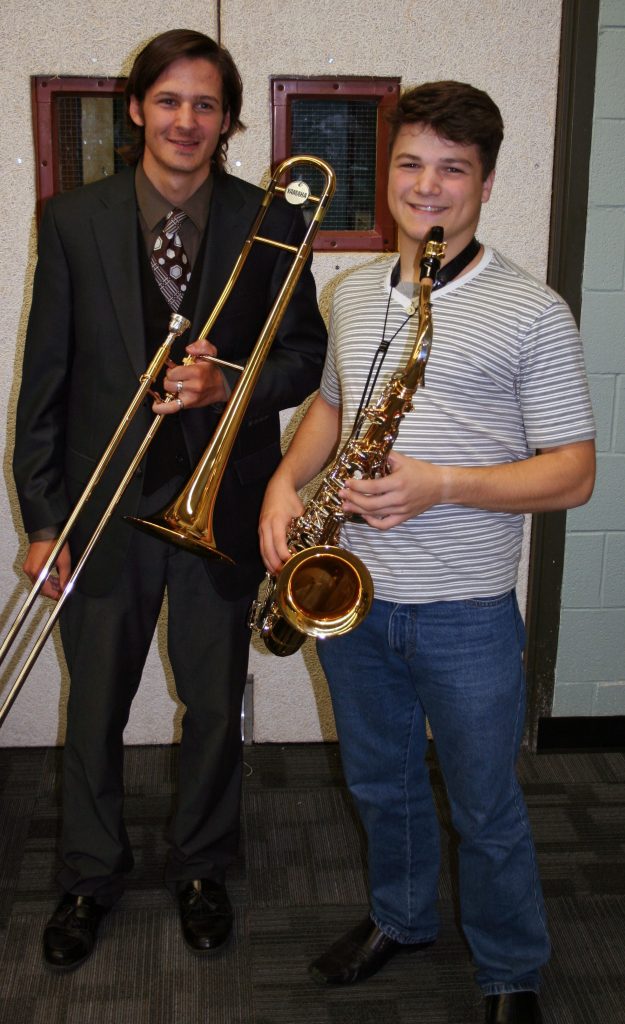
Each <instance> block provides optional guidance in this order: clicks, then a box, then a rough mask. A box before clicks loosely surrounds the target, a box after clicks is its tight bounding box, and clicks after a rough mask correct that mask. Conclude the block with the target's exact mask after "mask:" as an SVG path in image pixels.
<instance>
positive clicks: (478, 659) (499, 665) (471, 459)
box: [260, 82, 594, 1024]
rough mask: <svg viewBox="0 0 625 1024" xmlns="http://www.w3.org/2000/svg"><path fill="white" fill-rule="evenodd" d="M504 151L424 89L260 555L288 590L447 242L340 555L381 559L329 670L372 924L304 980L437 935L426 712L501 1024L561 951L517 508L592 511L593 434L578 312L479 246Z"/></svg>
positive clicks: (435, 838) (453, 99)
mask: <svg viewBox="0 0 625 1024" xmlns="http://www.w3.org/2000/svg"><path fill="white" fill-rule="evenodd" d="M502 138H503V124H502V120H501V115H500V112H499V110H498V108H497V106H496V105H495V104H494V103H493V101H492V100H491V99H490V97H488V96H487V95H486V93H483V92H481V91H480V90H477V89H474V88H473V87H471V86H469V85H465V84H462V83H457V82H435V83H428V84H426V85H423V86H420V87H418V88H415V89H412V90H409V91H408V92H406V93H405V94H404V96H403V97H402V99H401V101H400V104H399V108H398V110H397V113H396V115H395V117H394V120H393V124H392V149H391V162H390V173H389V183H388V201H389V206H390V209H391V211H392V213H393V216H394V218H395V220H396V222H397V227H398V239H399V260H397V258H396V257H392V258H389V259H388V260H384V261H381V262H376V263H374V264H373V265H368V266H365V267H363V268H360V269H359V270H357V271H356V272H355V273H354V274H352V275H351V276H349V277H348V278H347V279H346V280H344V281H343V282H342V283H341V284H340V285H339V287H338V288H337V290H336V294H335V298H334V305H333V310H332V319H331V328H330V344H329V349H328V356H327V360H326V366H325V369H324V375H323V379H322V383H321V390H320V392H319V394H318V396H317V397H316V399H315V400H314V402H313V404H312V405H311V407H310V409H309V411H308V413H307V415H306V417H305V419H304V420H303V422H302V424H301V426H300V428H299V430H298V431H297V433H296V435H295V437H294V439H293V442H292V444H291V446H290V448H289V451H288V453H287V454H286V456H285V458H284V460H283V462H282V463H281V465H280V467H279V469H278V470H277V472H276V474H275V475H274V477H273V478H272V480H271V482H270V484H269V487H268V489H267V492H266V496H265V503H264V506H263V512H262V515H261V521H260V537H261V548H262V552H263V557H264V560H265V563H266V565H267V567H268V568H269V569H270V570H271V571H272V572H276V571H278V570H279V568H280V566H281V565H282V563H283V562H284V561H285V560H286V559H287V558H288V556H289V550H288V547H287V544H286V530H287V527H288V524H289V521H290V519H291V517H292V516H297V515H299V514H300V513H301V511H302V503H301V500H300V498H299V496H298V493H297V492H298V489H299V488H301V487H302V486H303V485H304V484H306V483H307V482H308V481H309V480H310V479H311V478H312V477H314V476H315V475H316V474H317V473H318V472H319V471H320V469H321V468H322V467H323V465H324V464H325V463H326V462H327V460H328V459H329V458H330V456H331V454H332V452H333V451H334V449H335V447H336V445H337V443H338V441H339V439H341V434H342V439H343V440H344V439H345V438H346V437H347V436H348V434H349V431H350V429H351V426H352V423H353V421H354V417H355V415H356V412H357V409H358V407H359V403H360V402H361V399H362V396H363V393H365V401H369V400H370V398H369V396H368V395H367V394H366V390H367V384H366V382H367V376H368V374H369V369H370V367H371V365H372V364H377V363H379V361H380V360H383V363H384V365H383V368H382V371H381V373H380V376H379V382H380V385H381V384H382V383H383V382H384V381H385V380H387V379H388V377H389V376H390V374H391V373H392V372H394V371H396V370H398V369H402V368H403V367H404V365H405V364H406V361H407V359H408V357H409V354H410V352H411V349H412V346H413V344H414V336H415V330H416V323H415V320H416V317H415V316H414V312H413V311H414V307H415V306H416V302H413V299H414V293H415V292H416V291H417V289H418V278H419V264H420V259H421V256H422V254H423V246H424V241H425V240H426V239H427V237H428V235H429V232H430V230H431V228H432V227H433V226H434V225H441V226H442V227H443V229H444V233H445V241H446V243H447V250H446V254H445V258H444V260H443V264H442V268H441V273H440V275H439V280H438V282H437V285H438V286H439V287H437V289H436V290H435V291H434V292H433V294H432V307H433V314H432V315H433V323H434V340H433V346H432V355H431V358H430V360H429V363H428V367H427V373H426V387H425V388H424V389H423V390H419V392H418V394H417V395H416V396H415V402H414V409H413V411H412V412H410V413H408V414H407V415H406V417H405V418H404V419H403V421H402V423H401V427H400V430H399V436H398V439H397V442H396V444H395V446H394V448H393V451H392V453H391V454H390V456H389V459H388V465H389V469H390V473H389V475H388V476H384V477H382V478H380V479H377V480H373V481H371V480H356V479H351V480H350V481H349V482H348V484H347V486H346V487H345V488H344V490H343V492H342V499H343V507H344V509H345V511H346V512H349V513H353V514H358V516H359V517H360V522H357V523H355V522H352V523H348V524H346V525H345V527H344V529H343V532H342V535H341V543H342V544H344V545H345V547H347V548H349V549H350V550H352V551H354V552H355V553H356V554H357V555H359V556H360V558H362V560H363V561H364V562H365V564H366V565H367V567H368V569H369V571H370V572H371V575H372V578H373V581H374V587H375V600H374V602H373V608H372V611H371V612H370V613H369V615H368V617H367V618H366V619H365V620H364V622H363V623H362V624H361V625H360V626H359V627H358V628H357V629H356V630H354V631H353V632H352V633H350V634H347V635H346V636H342V637H336V638H333V639H330V640H326V641H324V642H323V643H319V645H318V653H319V657H320V659H321V662H322V665H323V667H324V670H325V672H326V675H327V678H328V682H329V686H330V690H331V694H332V702H333V707H334V712H335V717H336V722H337V729H338V733H339V739H340V743H341V752H342V758H343V764H344V769H345V775H346V778H347V781H348V784H349V786H350V789H351V792H352V795H353V797H354V799H355V802H356V805H357V808H358V811H359V813H360V816H361V818H362V821H363V824H364V826H365V829H366V831H367V837H368V848H369V881H370V901H371V913H370V916H369V917H367V919H366V920H365V921H363V922H361V923H360V924H358V925H356V927H354V928H353V929H352V930H351V931H350V932H348V933H347V934H346V935H345V936H343V937H342V938H341V939H339V940H338V942H336V943H335V944H334V946H332V947H331V948H330V949H329V950H328V951H327V952H326V953H325V954H323V955H322V956H321V957H319V959H318V960H316V961H315V962H314V963H313V964H312V965H311V972H312V974H313V976H314V977H315V978H317V980H320V981H322V982H325V983H337V984H341V983H343V984H345V983H350V982H355V981H358V980H361V979H364V978H366V977H369V976H370V975H371V974H373V973H375V972H376V971H377V970H378V969H379V968H380V967H382V966H383V964H384V963H386V961H387V960H388V959H389V958H390V957H391V956H393V955H394V954H395V953H396V952H398V951H399V950H400V949H402V947H412V948H414V947H415V946H425V945H429V944H430V943H432V942H433V941H434V940H435V938H436V935H437V930H438V915H437V909H436V897H437V881H438V873H439V826H438V821H437V818H436V813H435V809H434V803H433V799H432V792H431V789H430V784H429V778H428V770H427V766H426V764H425V753H426V749H427V737H426V716H427V719H428V720H429V722H430V725H431V728H432V733H433V736H434V743H435V746H436V752H437V756H438V760H439V763H440V766H441V769H442V772H443V775H444V777H445V783H446V787H447V792H448V796H449V802H450V806H451V812H452V819H453V823H454V826H455V828H456V830H457V832H458V834H459V836H460V849H459V870H460V901H461V918H462V925H463V929H464V933H465V936H466V938H467V940H468V942H469V945H470V947H471V951H472V954H473V958H474V961H475V964H476V968H477V973H476V980H477V982H478V984H479V986H480V987H481V989H482V991H483V993H484V995H485V997H486V1016H485V1019H486V1022H487V1024H511V1022H515V1024H539V1022H540V1021H541V1013H540V1008H539V1005H538V999H537V992H538V985H539V970H540V968H541V966H542V965H543V964H544V963H545V962H546V960H547V958H548V956H549V938H548V934H547V929H546V924H545V914H544V906H543V899H542V894H541V888H540V881H539V878H538V873H537V868H536V857H535V851H534V846H533V841H532V837H531V833H530V828H529V823H528V819H527V812H526V809H525V804H524V801H523V797H522V794H521V791H520V788H519V784H518V782H517V779H516V774H515V761H516V757H517V754H518V750H519V744H520V741H521V736H522V731H523V721H524V700H525V692H524V688H525V683H524V676H523V666H522V652H523V645H524V631H523V621H522V619H521V616H520V614H519V611H518V607H517V603H516V599H515V594H514V586H515V581H516V576H517V569H518V563H519V557H520V550H521V540H522V529H523V516H524V514H525V513H533V512H545V511H549V510H553V509H565V508H571V507H573V506H575V505H580V504H582V503H584V502H585V501H587V500H588V498H589V497H590V494H591V492H592V487H593V482H594V441H593V438H594V424H593V417H592V411H591V407H590V401H589V397H588V387H587V382H586V377H585V372H584V366H583V356H582V350H581V344H580V340H579V335H578V332H577V329H576V326H575V323H574V321H573V318H572V316H571V313H570V311H569V309H568V307H567V306H566V304H565V303H564V302H563V301H562V300H561V299H560V298H559V297H558V296H557V295H556V294H555V293H554V292H552V291H551V290H550V289H549V288H547V287H546V286H545V285H543V284H541V283H539V282H538V281H536V280H534V279H533V278H532V277H530V276H529V275H528V274H526V273H525V272H524V271H522V270H520V269H519V268H518V267H516V266H515V265H514V264H512V263H511V262H509V261H508V260H507V259H505V258H504V257H503V256H501V255H500V254H499V253H497V252H496V251H494V250H492V249H490V248H488V246H485V245H481V244H480V243H479V242H477V241H476V239H475V231H476V229H477V225H478V221H479V217H480V211H481V206H482V203H485V202H487V201H488V199H489V197H490V193H491V189H492V187H493V181H494V176H495V162H496V159H497V154H498V150H499V146H500V144H501V141H502ZM376 353H377V355H376ZM373 397H374V399H375V397H377V393H376V395H374V396H373Z"/></svg>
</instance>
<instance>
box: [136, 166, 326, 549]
mask: <svg viewBox="0 0 625 1024" xmlns="http://www.w3.org/2000/svg"><path fill="white" fill-rule="evenodd" d="M306 163H308V164H311V165H312V166H314V167H316V168H317V169H318V170H320V171H321V172H322V173H323V175H324V178H325V186H324V189H323V192H322V194H321V196H313V195H306V190H307V186H306V188H304V189H302V183H301V182H300V183H297V185H293V186H292V188H293V192H294V193H295V194H296V195H297V196H303V198H304V199H306V198H308V199H309V200H310V201H312V202H314V203H315V204H316V209H315V213H314V216H313V218H312V219H311V221H310V224H309V226H308V229H307V231H306V235H305V237H304V239H303V241H302V242H301V244H300V246H299V248H298V247H297V246H294V245H285V244H284V243H282V242H276V241H273V240H272V239H269V238H262V237H261V236H260V235H258V230H259V228H260V225H261V223H262V221H263V219H264V217H265V214H266V212H267V209H268V206H269V203H270V202H271V200H272V198H273V196H274V194H275V193H276V192H285V191H286V190H285V189H284V188H280V187H279V186H278V181H279V179H280V177H281V176H282V175H283V174H284V173H285V171H286V170H287V169H288V168H290V167H291V166H292V165H293V164H297V165H298V166H299V165H300V164H306ZM335 183H336V179H335V175H334V171H333V170H332V168H331V167H330V165H329V164H327V163H326V162H325V160H320V159H319V158H318V157H314V156H298V157H290V158H289V159H288V160H285V161H283V163H281V164H280V166H279V167H278V168H277V170H276V172H275V174H274V176H273V178H272V179H271V182H270V184H269V186H268V188H267V192H266V193H265V198H264V199H263V203H262V205H261V208H260V210H259V212H258V217H257V218H256V222H255V224H254V226H253V228H252V234H253V235H254V236H255V237H256V240H257V241H259V242H265V243H267V244H268V245H274V246H278V247H279V248H281V249H287V250H289V251H290V252H293V253H295V256H294V258H293V261H292V263H291V267H290V270H289V272H288V274H287V276H286V278H285V280H284V283H283V285H282V288H281V289H280V291H279V293H278V296H277V298H276V300H275V302H274V304H273V307H272V309H271V311H270V313H269V316H268V317H267V320H266V321H265V325H264V327H263V329H262V331H261V333H260V336H259V338H258V340H257V342H256V345H255V347H254V350H253V352H252V354H251V355H250V357H249V359H248V361H247V363H246V364H245V369H243V372H242V374H241V376H240V377H239V379H238V381H237V383H236V385H235V387H234V389H233V391H232V394H231V395H230V398H229V400H228V404H227V405H226V408H225V409H224V411H223V413H222V416H221V419H220V420H219V423H218V425H217V427H216V429H215V433H214V434H213V436H212V438H211V441H210V444H209V445H208V447H207V448H206V451H205V452H204V455H203V456H202V458H201V459H200V461H199V463H198V465H197V467H196V469H195V471H194V473H193V474H192V476H191V477H190V479H189V481H188V483H187V485H186V487H184V489H183V490H182V491H181V493H180V495H179V496H178V497H177V498H176V499H175V501H174V502H172V504H171V505H169V506H168V507H167V508H166V509H164V510H163V511H162V512H160V513H159V515H157V516H156V517H154V518H150V519H139V518H137V517H134V516H127V517H126V518H127V519H128V522H130V523H132V524H133V526H136V527H138V528H139V529H140V530H145V531H147V532H148V533H153V534H155V535H156V536H157V537H161V538H163V539H164V540H168V541H170V542H171V543H173V544H177V545H178V546H179V547H182V548H185V549H186V550H188V551H192V552H194V553H196V554H204V555H207V556H209V557H214V558H219V559H221V560H222V561H225V562H230V563H232V559H231V558H229V557H228V555H225V554H223V553H222V552H221V551H219V550H218V548H217V546H216V544H215V537H214V534H213V513H214V509H215V502H216V500H217V494H218V491H219V486H220V484H221V479H222V477H223V474H224V470H225V468H226V463H227V461H228V459H229V457H230V453H231V452H232V446H233V444H234V440H235V438H236V435H237V433H238V432H239V429H240V427H241V424H242V422H243V418H244V416H245V412H246V409H247V406H248V404H249V401H250V398H251V396H252V391H253V390H254V387H255V386H256V382H257V381H258V377H259V374H260V371H261V370H262V367H263V363H264V362H265V359H266V358H267V356H268V354H269V349H270V348H271V344H272V342H273V339H274V338H275V336H276V332H277V330H278V327H279V325H280V321H281V319H282V317H283V315H284V311H285V309H286V306H287V304H288V302H289V300H290V298H291V295H292V294H293V291H294V290H295V286H296V284H297V281H298V279H299V277H300V274H301V273H302V270H303V269H304V266H305V264H306V260H307V259H308V256H309V255H310V252H311V250H312V242H313V239H314V237H315V235H316V234H317V230H318V228H319V225H320V224H321V221H322V220H323V217H324V216H325V212H326V207H327V204H328V203H329V201H330V199H331V198H332V195H333V194H334V189H335ZM250 244H251V243H250V242H249V240H248V242H246V243H245V246H244V248H243V251H242V252H241V255H240V257H239V259H238V260H237V263H236V264H235V267H234V270H233V271H232V278H235V277H236V276H238V274H239V272H240V269H241V267H242V265H243V263H244V262H245V260H246V258H247V254H248V252H249V246H250ZM232 278H231V280H232ZM229 284H230V282H228V284H227V285H226V289H228V285H229ZM222 298H223V297H222ZM224 301H225V300H224ZM222 306H223V301H222V300H220V301H219V302H218V303H217V306H216V307H215V310H214V311H213V313H212V315H211V316H210V318H209V320H208V321H207V323H206V325H205V326H204V329H203V331H202V333H201V334H200V340H201V339H203V338H206V337H207V335H208V334H209V333H210V330H211V328H212V326H213V323H214V322H215V319H216V317H217V315H218V313H219V311H220V310H221V307H222ZM216 362H218V360H216ZM239 369H242V367H239Z"/></svg>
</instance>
